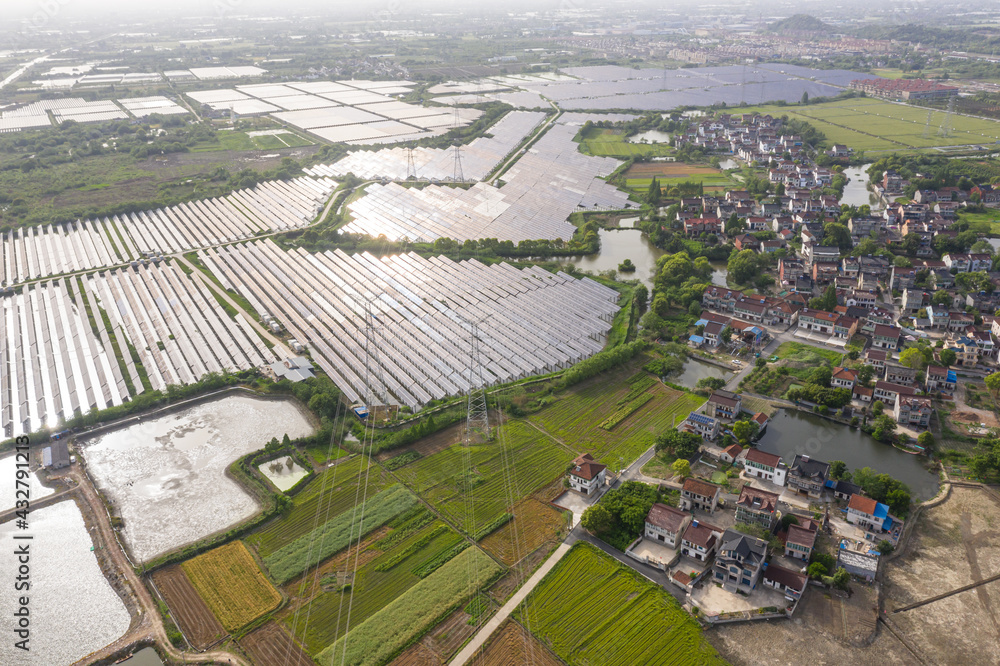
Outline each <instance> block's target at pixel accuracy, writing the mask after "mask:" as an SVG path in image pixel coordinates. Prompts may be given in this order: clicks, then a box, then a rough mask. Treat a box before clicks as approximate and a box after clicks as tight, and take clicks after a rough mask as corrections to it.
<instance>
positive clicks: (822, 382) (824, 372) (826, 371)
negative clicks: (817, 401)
mask: <svg viewBox="0 0 1000 666" xmlns="http://www.w3.org/2000/svg"><path fill="white" fill-rule="evenodd" d="M832 375H833V373H832V372H830V368H827V367H825V366H820V367H818V368H815V369H814V370H813V371H812V372H811V373H809V383H810V384H815V385H816V386H822V387H823V388H827V387H829V386H830V378H831V377H832Z"/></svg>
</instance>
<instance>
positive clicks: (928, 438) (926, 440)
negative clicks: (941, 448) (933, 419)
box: [917, 430, 934, 451]
mask: <svg viewBox="0 0 1000 666" xmlns="http://www.w3.org/2000/svg"><path fill="white" fill-rule="evenodd" d="M917 444H919V445H920V446H921V447H922V448H923V449H924V450H925V451H930V450H931V449H933V448H934V435H932V434H931V432H930V431H929V430H927V431H924V432H922V433H920V434H919V435H917Z"/></svg>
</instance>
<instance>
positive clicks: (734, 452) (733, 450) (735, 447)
mask: <svg viewBox="0 0 1000 666" xmlns="http://www.w3.org/2000/svg"><path fill="white" fill-rule="evenodd" d="M725 452H726V453H728V454H729V456H730V457H731V458H732V459H733V460H736V458H737V456H739V455H740V454H741V453H743V447H742V446H740V445H739V444H731V445H730V446H729V448H727V449H726V451H725Z"/></svg>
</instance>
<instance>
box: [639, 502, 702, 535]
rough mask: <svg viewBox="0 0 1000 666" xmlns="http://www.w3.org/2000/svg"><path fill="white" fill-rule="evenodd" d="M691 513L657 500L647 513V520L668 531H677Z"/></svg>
mask: <svg viewBox="0 0 1000 666" xmlns="http://www.w3.org/2000/svg"><path fill="white" fill-rule="evenodd" d="M690 515H691V514H689V513H685V512H684V511H681V510H680V509H675V508H674V507H672V506H667V505H666V504H660V503H659V502H657V503H656V504H654V505H653V506H651V507H650V508H649V513H648V514H646V522H647V523H649V524H650V525H654V526H656V527H659V528H661V529H664V530H667V531H668V532H673V533H676V532H679V531H680V529H681V526H682V525H684V521H685V520H687V518H688V517H689V516H690Z"/></svg>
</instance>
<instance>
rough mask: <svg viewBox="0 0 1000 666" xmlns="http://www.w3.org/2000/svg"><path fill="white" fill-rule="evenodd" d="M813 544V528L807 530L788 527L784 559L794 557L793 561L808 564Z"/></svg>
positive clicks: (798, 526)
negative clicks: (796, 560)
mask: <svg viewBox="0 0 1000 666" xmlns="http://www.w3.org/2000/svg"><path fill="white" fill-rule="evenodd" d="M815 544H816V529H815V528H814V529H809V528H808V527H803V526H801V525H789V526H788V536H787V537H785V557H794V558H795V559H798V560H802V561H804V562H808V561H809V556H810V555H812V551H813V546H814V545H815Z"/></svg>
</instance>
